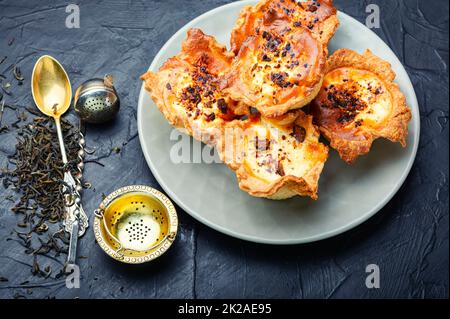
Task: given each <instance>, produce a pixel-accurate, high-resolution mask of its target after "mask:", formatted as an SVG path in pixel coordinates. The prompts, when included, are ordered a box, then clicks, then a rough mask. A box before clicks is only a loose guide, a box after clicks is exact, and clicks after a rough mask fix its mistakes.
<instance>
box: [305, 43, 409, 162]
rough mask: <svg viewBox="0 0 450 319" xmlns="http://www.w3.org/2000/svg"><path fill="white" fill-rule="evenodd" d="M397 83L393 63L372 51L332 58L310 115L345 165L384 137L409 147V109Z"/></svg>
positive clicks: (342, 53)
mask: <svg viewBox="0 0 450 319" xmlns="http://www.w3.org/2000/svg"><path fill="white" fill-rule="evenodd" d="M394 79H395V73H394V71H393V70H392V68H391V65H390V64H389V63H388V62H386V61H383V60H382V59H380V58H378V57H376V56H375V55H373V54H372V52H370V51H369V50H366V52H364V54H363V55H360V54H358V53H356V52H354V51H351V50H348V49H341V50H338V51H336V52H335V53H334V54H333V55H332V56H331V57H330V58H329V60H328V66H327V72H326V75H325V78H324V81H323V85H322V88H321V90H320V92H319V94H318V96H317V97H316V98H315V99H314V101H313V102H312V103H311V111H312V114H313V116H314V120H315V123H316V124H317V125H318V126H319V128H320V130H321V132H322V133H323V135H324V136H325V137H326V138H327V139H328V140H329V141H330V145H331V147H332V148H334V149H336V150H337V151H338V152H339V155H340V156H341V158H342V159H343V160H344V161H346V162H347V163H352V162H354V161H355V160H356V158H357V157H358V156H361V155H364V154H367V153H368V152H369V151H370V148H371V146H372V143H373V141H374V140H375V139H377V138H380V137H383V138H386V139H389V140H390V141H392V142H399V143H400V144H401V145H402V146H403V147H406V137H407V135H408V123H409V121H410V120H411V110H410V109H409V107H408V106H407V105H406V98H405V96H404V95H403V93H402V92H401V91H400V89H399V87H398V85H397V84H396V83H394V82H393V81H394Z"/></svg>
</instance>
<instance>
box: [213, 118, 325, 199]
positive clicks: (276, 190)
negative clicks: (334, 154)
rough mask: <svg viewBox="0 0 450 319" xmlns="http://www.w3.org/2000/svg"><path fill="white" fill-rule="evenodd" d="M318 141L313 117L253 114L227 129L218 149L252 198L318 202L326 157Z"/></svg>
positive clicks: (223, 159)
mask: <svg viewBox="0 0 450 319" xmlns="http://www.w3.org/2000/svg"><path fill="white" fill-rule="evenodd" d="M319 136H320V133H319V131H318V129H317V128H316V127H315V126H314V125H313V123H312V117H311V116H310V115H306V114H305V113H304V112H303V111H301V110H296V111H292V112H289V113H287V114H285V115H283V116H281V117H278V118H271V119H270V118H264V117H261V116H259V115H258V114H254V115H252V116H250V118H249V119H248V120H246V121H240V122H233V123H232V124H230V125H228V126H227V128H226V129H225V134H223V135H222V139H221V140H220V141H219V143H218V145H217V147H218V150H219V154H220V157H221V159H222V161H223V162H224V163H226V164H227V165H228V166H229V167H230V168H232V169H233V170H234V171H235V172H236V176H237V179H238V183H239V187H240V188H241V189H242V190H244V191H245V192H247V193H249V194H250V195H252V196H256V197H265V198H269V199H275V200H281V199H286V198H290V197H293V196H296V195H300V196H309V197H311V198H312V199H317V191H318V182H319V178H320V174H321V172H322V169H323V166H324V164H325V161H326V160H327V158H328V147H327V146H325V145H323V144H322V143H320V142H319Z"/></svg>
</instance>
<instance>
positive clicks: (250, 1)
mask: <svg viewBox="0 0 450 319" xmlns="http://www.w3.org/2000/svg"><path fill="white" fill-rule="evenodd" d="M256 2H257V1H256V0H243V1H236V2H232V3H229V4H226V5H223V6H220V7H217V8H215V9H212V10H210V11H207V12H205V13H203V14H201V15H199V16H198V17H197V18H195V19H193V20H191V21H190V22H188V23H187V24H185V25H184V26H183V27H181V28H180V29H179V30H178V31H177V32H176V33H175V34H174V35H173V36H172V37H170V39H169V40H167V42H166V43H165V44H164V45H163V47H162V48H161V49H160V50H159V52H158V53H157V54H156V56H155V58H154V59H153V61H152V63H151V65H150V67H149V68H148V70H152V69H155V67H156V63H157V61H158V60H160V57H161V55H163V54H164V51H165V50H166V48H167V47H168V46H169V45H171V43H172V42H173V40H174V39H175V38H177V37H178V36H179V35H180V33H186V30H187V28H189V27H191V26H193V25H195V24H196V22H197V21H199V20H200V19H203V18H205V17H208V16H210V15H213V14H214V13H216V12H217V11H221V10H224V9H226V8H229V7H234V6H244V5H252V4H254V3H256ZM339 14H340V15H343V16H346V18H348V19H349V20H352V22H353V23H357V24H360V25H361V24H362V23H361V22H359V21H358V20H356V19H355V18H353V17H351V16H349V15H347V14H346V13H344V12H342V11H339ZM363 26H364V25H363ZM364 28H366V31H367V32H371V33H372V34H373V35H375V36H376V37H378V38H379V39H380V40H381V41H382V42H383V43H385V42H384V40H383V39H381V38H380V37H379V36H378V35H377V34H376V33H375V32H373V31H372V30H371V29H369V28H367V27H366V26H364ZM386 46H387V47H388V49H389V50H390V52H391V54H392V55H393V56H394V57H395V59H396V60H397V61H396V62H398V63H399V64H400V65H401V66H402V68H403V69H404V66H403V63H401V61H400V60H399V59H398V57H397V55H396V54H395V53H394V52H393V51H392V49H391V48H390V47H389V45H387V44H386ZM405 72H406V70H405ZM406 74H407V79H406V81H405V84H406V85H407V87H408V91H410V92H412V98H413V104H414V105H411V106H410V107H411V108H413V107H416V108H418V101H417V96H416V92H415V90H414V86H413V85H412V82H411V79H410V77H409V74H408V73H407V72H406ZM145 94H147V92H146V91H145V87H144V84H142V86H141V91H140V94H139V100H138V112H137V125H138V135H139V142H140V144H141V148H142V152H143V154H144V157H145V160H146V162H147V164H148V166H149V168H150V170H151V172H152V174H153V176H154V177H155V179H156V180H157V182H158V183H159V185H161V187H162V188H163V190H164V191H165V192H166V193H167V194H168V195H169V197H170V198H171V199H172V200H173V201H174V202H175V203H176V204H177V205H178V206H180V207H181V208H182V209H183V210H184V211H185V212H187V213H188V214H189V215H190V216H192V217H193V218H195V219H196V220H198V221H199V222H201V223H203V224H205V225H206V226H208V227H210V228H212V229H214V230H217V231H219V232H221V233H223V234H226V235H228V236H231V237H235V238H239V239H242V240H246V241H250V242H254V243H259V244H269V245H297V244H307V243H312V242H316V241H320V240H324V239H328V238H331V237H334V236H337V235H340V234H342V233H344V232H346V231H349V230H350V229H353V228H355V227H357V226H359V225H361V224H362V223H364V222H365V221H367V220H369V219H370V218H371V217H373V216H374V215H375V214H376V213H378V212H379V211H380V210H381V209H382V208H383V207H384V206H385V205H386V204H387V203H389V201H390V200H391V199H392V198H393V197H394V196H395V194H397V192H398V190H399V189H400V188H401V186H402V185H403V183H404V182H405V180H406V178H407V177H408V175H409V173H410V171H411V168H412V166H413V164H414V161H415V159H416V156H417V150H418V147H419V140H420V129H421V126H420V118H418V117H417V116H415V117H413V121H414V124H415V126H416V131H415V132H414V133H415V134H414V144H413V146H412V147H413V150H412V154H411V156H410V158H409V161H408V165H407V167H406V169H405V170H404V171H403V174H402V176H401V178H400V179H399V180H398V182H397V184H396V185H395V186H394V187H393V188H392V190H391V191H390V193H389V195H387V196H386V197H385V198H384V200H383V201H381V202H380V203H379V204H378V205H376V206H374V207H373V208H372V209H371V210H370V211H368V212H367V213H366V214H364V215H361V216H360V217H359V218H356V219H354V220H353V221H351V222H350V223H348V224H346V225H343V226H340V227H338V228H336V229H333V230H330V231H327V232H323V233H320V234H318V235H313V236H309V237H305V238H302V239H280V240H276V239H267V238H263V237H258V236H252V235H246V234H240V233H237V232H234V231H232V230H229V229H227V228H225V227H223V226H220V225H217V224H215V223H213V222H210V221H209V220H208V219H206V218H204V217H203V216H201V215H199V214H197V213H196V212H195V211H192V210H191V209H190V208H189V207H187V206H186V205H185V204H184V203H183V202H182V201H181V200H180V199H179V198H178V196H177V195H176V194H175V193H174V192H172V190H171V189H170V187H168V186H167V185H166V184H165V183H164V181H163V180H162V178H161V176H160V175H159V173H158V171H157V169H156V168H155V166H154V164H153V162H152V160H151V158H150V156H149V155H148V154H149V151H148V149H147V146H146V143H145V141H144V137H143V132H142V125H141V120H140V119H142V116H141V112H142V109H143V100H144V96H145Z"/></svg>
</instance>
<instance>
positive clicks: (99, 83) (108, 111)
mask: <svg viewBox="0 0 450 319" xmlns="http://www.w3.org/2000/svg"><path fill="white" fill-rule="evenodd" d="M74 105H75V112H76V113H77V115H78V116H79V117H80V119H81V120H82V121H84V122H86V123H92V124H99V123H104V122H107V121H110V120H112V119H113V118H114V117H115V116H116V114H117V113H118V112H119V109H120V100H119V96H118V95H117V92H116V89H115V88H114V86H113V78H112V76H111V75H106V76H105V78H104V79H100V78H95V79H91V80H87V81H86V82H84V83H83V84H81V85H80V87H79V88H78V89H77V91H76V93H75V99H74Z"/></svg>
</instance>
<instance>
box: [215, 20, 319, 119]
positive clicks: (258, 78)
mask: <svg viewBox="0 0 450 319" xmlns="http://www.w3.org/2000/svg"><path fill="white" fill-rule="evenodd" d="M288 29H289V27H288V24H287V23H286V22H283V21H279V23H277V24H276V27H273V26H271V27H270V28H266V29H264V28H261V29H259V31H258V32H257V33H256V34H255V35H254V36H252V37H250V38H248V39H247V41H246V42H245V43H244V44H243V46H242V48H241V50H240V51H239V55H238V56H237V58H236V59H235V61H234V62H233V64H232V67H231V70H230V72H229V73H228V74H227V75H226V76H225V77H224V80H223V83H222V88H223V90H224V92H225V93H227V94H229V96H230V97H231V98H232V99H234V100H237V101H241V102H243V103H244V104H247V105H251V106H253V107H255V108H256V109H258V111H259V112H261V114H262V115H263V116H266V117H276V116H280V115H282V114H284V113H286V112H288V111H290V110H293V109H298V108H301V107H303V106H304V105H306V104H308V103H310V102H311V100H312V99H313V98H314V97H315V95H317V93H318V91H319V89H320V86H321V83H322V78H323V74H324V69H325V64H326V57H327V52H326V49H324V47H323V46H322V44H321V43H320V42H319V41H318V40H317V39H316V38H314V37H313V36H312V34H311V33H310V32H309V31H308V30H306V29H302V28H299V29H297V30H295V31H292V32H288V33H286V30H288Z"/></svg>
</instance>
